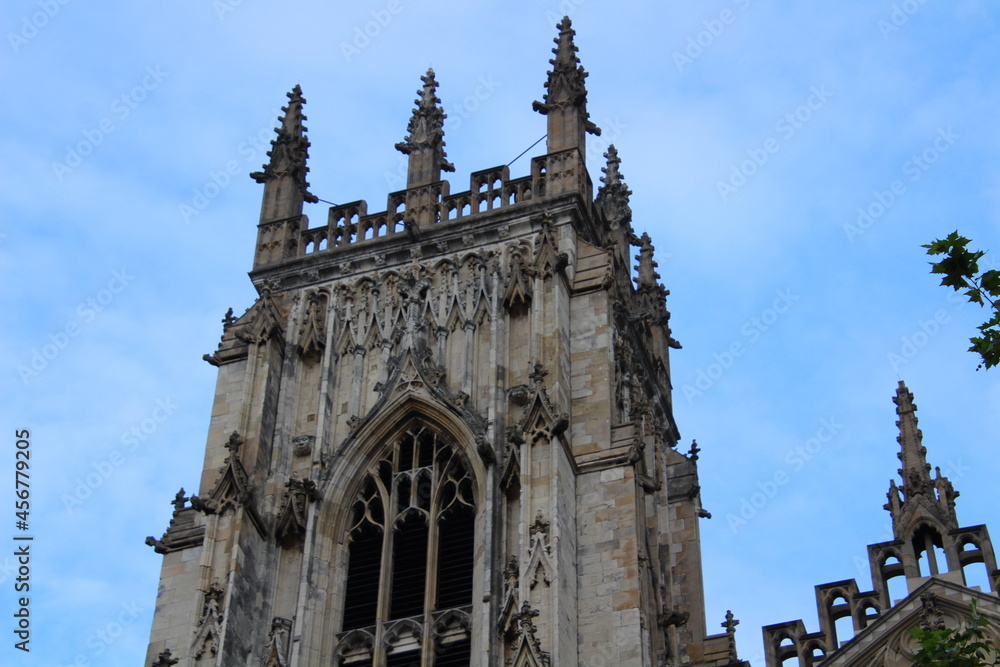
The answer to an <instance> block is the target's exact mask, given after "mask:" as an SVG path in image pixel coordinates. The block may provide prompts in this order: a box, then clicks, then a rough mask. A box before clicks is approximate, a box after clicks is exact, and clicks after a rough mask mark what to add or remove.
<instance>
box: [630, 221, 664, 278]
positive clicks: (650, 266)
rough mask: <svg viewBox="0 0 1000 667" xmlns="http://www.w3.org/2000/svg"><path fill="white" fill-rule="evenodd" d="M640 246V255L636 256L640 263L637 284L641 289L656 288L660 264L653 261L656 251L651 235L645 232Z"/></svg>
mask: <svg viewBox="0 0 1000 667" xmlns="http://www.w3.org/2000/svg"><path fill="white" fill-rule="evenodd" d="M639 244H640V245H639V254H638V255H636V256H635V258H636V260H638V262H639V266H638V267H637V273H638V275H637V277H636V283H637V284H638V287H639V289H643V288H656V286H657V284H658V283H657V281H658V280H659V279H660V274H659V273H657V272H656V267H657V266H658V264H657V263H656V262H654V261H653V251H654V250H655V248H654V247H653V240H652V239H651V238H649V234H647V233H646V232H643V233H642V236H640V237H639Z"/></svg>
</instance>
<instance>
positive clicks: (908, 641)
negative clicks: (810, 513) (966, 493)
mask: <svg viewBox="0 0 1000 667" xmlns="http://www.w3.org/2000/svg"><path fill="white" fill-rule="evenodd" d="M892 400H893V402H894V403H895V404H896V414H897V416H898V417H899V419H898V421H897V422H896V426H897V427H898V429H899V436H898V437H897V439H896V440H897V442H898V443H899V453H898V455H897V456H898V457H899V461H900V464H901V466H900V468H899V477H900V479H901V480H902V482H903V483H902V486H897V485H896V482H895V480H891V481H890V482H889V493H888V499H889V502H888V503H887V504H886V505H885V509H886V510H888V511H889V514H891V515H892V532H893V539H892V540H889V541H887V542H880V543H878V544H870V545H868V565H869V566H870V568H871V579H872V584H873V589H872V590H870V591H862V590H861V589H859V588H858V585H857V582H856V581H855V580H854V579H846V580H844V581H835V582H832V583H828V584H822V585H819V586H816V607H817V611H818V614H819V625H820V630H819V631H818V632H807V631H806V629H805V625H804V624H803V622H802V621H801V620H797V621H787V622H785V623H777V624H774V625H769V626H767V627H765V628H764V651H765V656H766V660H767V667H778V665H780V664H783V663H784V664H796V663H797V664H798V665H799V667H812V665H814V664H818V663H820V662H822V663H823V665H824V667H827V666H831V667H833V666H839V665H843V666H849V667H854V666H861V665H864V666H866V667H867V666H869V665H884V666H886V667H908V666H909V665H911V664H912V663H913V656H914V654H915V652H916V651H917V650H918V649H919V646H917V645H916V641H915V640H914V639H913V637H912V636H911V635H910V632H909V631H910V629H911V628H915V627H918V626H919V627H924V628H930V629H937V628H943V627H950V628H955V627H959V626H961V625H962V624H963V622H964V619H965V618H966V617H967V616H968V615H969V611H970V609H971V605H972V604H973V603H975V604H977V605H978V608H979V611H980V612H981V613H982V614H983V616H984V617H985V618H987V619H988V620H989V621H990V622H991V623H992V625H993V627H992V628H991V629H990V630H989V635H988V638H989V641H991V642H993V643H994V644H995V645H1000V632H998V631H997V629H996V628H997V624H998V622H1000V600H998V598H997V591H998V590H1000V570H998V569H997V561H996V556H995V555H994V553H993V544H992V542H991V541H990V535H989V532H988V531H987V530H986V526H982V525H980V526H970V527H960V526H959V523H958V517H957V516H956V514H955V498H957V497H958V492H957V491H955V489H954V487H952V484H951V482H950V481H949V480H948V478H947V477H945V476H943V475H942V474H941V469H940V468H938V469H937V470H936V472H935V476H934V477H933V478H932V477H931V475H930V471H931V466H930V465H929V464H928V463H927V448H926V447H924V445H923V434H922V433H921V432H920V429H919V428H917V415H916V411H917V406H916V405H915V404H914V403H913V394H912V393H911V392H910V390H909V389H908V388H907V387H906V385H905V384H904V383H903V382H900V383H899V387H898V388H897V390H896V396H895V397H894V398H893V399H892ZM977 567H978V568H981V569H983V570H985V572H983V574H984V575H985V582H986V583H985V586H986V587H987V588H986V590H982V589H981V587H978V586H977V587H975V588H973V587H970V582H969V581H968V580H967V574H968V573H969V571H970V570H971V569H972V568H977ZM894 580H895V581H900V582H901V583H902V582H905V586H901V587H899V588H895V589H894V590H890V585H891V583H893V582H894ZM838 622H840V625H839V627H838ZM786 661H787V662H786Z"/></svg>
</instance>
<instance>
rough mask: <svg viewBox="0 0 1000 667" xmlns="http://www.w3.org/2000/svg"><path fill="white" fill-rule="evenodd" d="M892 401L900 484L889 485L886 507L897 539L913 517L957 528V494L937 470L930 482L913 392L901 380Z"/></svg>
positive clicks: (913, 521)
mask: <svg viewBox="0 0 1000 667" xmlns="http://www.w3.org/2000/svg"><path fill="white" fill-rule="evenodd" d="M892 401H893V403H895V404H896V414H897V415H898V416H899V419H898V420H897V421H896V426H897V427H898V428H899V436H898V437H897V438H896V441H897V442H898V443H899V453H898V454H897V456H898V457H899V462H900V468H899V476H900V478H901V479H902V480H903V483H902V485H900V486H899V487H897V486H896V484H895V482H891V483H890V485H889V494H888V498H889V502H888V503H887V504H886V506H885V508H886V509H887V510H889V512H890V514H892V521H893V530H894V532H895V533H896V537H897V538H902V537H903V536H905V532H906V531H907V530H909V529H911V528H912V526H913V525H914V523H915V521H916V519H915V518H914V517H931V518H933V519H934V520H935V521H936V522H937V523H939V525H941V526H942V527H944V528H957V527H958V519H957V517H956V515H955V498H957V497H958V495H959V494H958V492H957V491H955V489H954V487H953V486H952V485H951V482H950V481H949V480H948V478H947V477H944V476H943V475H941V470H940V469H938V470H937V477H936V478H934V479H931V475H930V472H931V466H930V464H928V463H927V448H926V447H924V445H923V434H922V433H921V432H920V429H919V428H917V415H916V411H917V406H916V404H914V402H913V393H912V392H911V391H910V390H909V389H908V388H907V386H906V383H905V382H903V381H902V380H900V382H899V386H898V387H897V388H896V395H895V396H894V397H893V399H892Z"/></svg>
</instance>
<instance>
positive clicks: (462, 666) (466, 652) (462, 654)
mask: <svg viewBox="0 0 1000 667" xmlns="http://www.w3.org/2000/svg"><path fill="white" fill-rule="evenodd" d="M471 662H472V639H470V638H469V637H466V638H465V639H462V640H460V641H457V642H455V643H453V644H448V645H446V646H441V647H439V648H438V649H437V653H436V655H435V656H434V667H468V665H469V664H471Z"/></svg>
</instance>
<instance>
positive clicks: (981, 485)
mask: <svg viewBox="0 0 1000 667" xmlns="http://www.w3.org/2000/svg"><path fill="white" fill-rule="evenodd" d="M566 13H568V14H569V15H570V16H571V17H572V19H573V22H574V27H575V28H576V30H577V45H578V46H579V48H580V57H581V59H582V62H583V64H584V66H585V67H586V68H587V70H588V71H589V72H590V75H591V76H590V78H589V79H588V89H589V108H590V112H591V116H592V118H593V120H594V121H595V122H596V123H597V124H598V125H599V126H601V127H602V128H603V129H604V131H605V134H604V135H603V136H602V137H601V138H599V139H597V140H592V145H593V146H594V148H593V151H592V153H591V156H592V157H591V160H590V164H591V172H592V173H591V175H592V177H593V178H594V180H595V181H596V179H597V178H598V177H599V175H600V172H599V166H600V164H601V162H602V161H601V160H600V159H596V157H597V156H599V155H600V153H601V152H603V149H604V148H605V146H606V144H607V142H608V141H613V142H614V143H615V144H616V146H617V147H618V150H619V153H620V156H621V159H622V165H621V170H622V172H623V173H624V175H625V178H626V181H627V183H628V184H629V186H630V187H631V188H632V190H633V192H634V194H633V197H632V208H633V211H634V225H635V227H636V230H637V232H639V233H641V232H643V231H647V232H648V233H649V234H650V235H651V236H652V238H653V242H654V244H655V245H656V247H657V255H656V256H657V260H658V262H659V265H660V266H659V272H660V274H661V276H662V279H663V282H664V283H665V285H666V286H667V288H668V289H670V290H671V295H670V297H669V307H670V309H671V311H672V313H673V319H672V320H671V324H672V327H673V330H674V335H675V336H676V338H677V339H678V340H680V342H681V343H682V344H683V346H684V347H683V349H682V350H678V351H675V352H673V353H672V357H671V363H672V369H673V381H674V387H675V395H674V402H675V414H676V418H677V421H678V424H679V428H680V431H681V434H682V436H683V439H684V445H683V447H684V449H687V447H688V446H689V443H690V441H691V439H694V438H696V439H697V440H698V443H699V446H700V447H701V448H702V453H701V459H700V464H701V479H702V496H703V501H704V505H705V507H706V509H708V510H709V511H710V512H712V514H713V518H712V519H711V520H705V521H703V522H702V525H701V530H702V537H703V557H704V566H705V580H706V595H707V598H708V603H707V610H708V611H707V614H708V623H709V628H710V629H713V631H714V629H719V630H720V631H721V628H719V625H718V624H719V623H721V622H722V621H723V620H724V619H723V617H724V615H725V612H726V610H727V609H732V610H733V612H734V613H735V615H736V617H737V618H739V619H740V620H741V621H742V623H741V625H740V627H739V630H738V633H737V639H738V644H739V649H740V652H741V655H742V657H744V658H747V659H750V660H751V661H752V663H753V664H754V665H755V667H756V666H760V665H763V659H762V649H761V640H760V636H761V635H760V626H761V625H764V624H769V623H775V622H779V621H784V620H791V619H795V618H800V617H801V618H803V619H804V620H805V623H806V626H807V627H808V628H810V629H818V626H817V620H816V615H815V606H814V594H813V588H812V587H813V586H814V585H815V584H820V583H824V582H827V581H834V580H839V579H845V578H851V577H858V578H859V586H860V587H861V588H862V589H864V590H867V589H868V588H869V586H870V582H869V580H868V575H867V571H866V566H862V567H859V562H861V561H859V560H858V559H859V558H864V556H865V554H866V551H865V545H866V544H868V543H870V542H875V541H880V540H883V539H887V537H888V535H887V532H886V531H887V526H888V514H887V513H886V512H885V511H884V510H883V509H882V504H883V503H884V502H885V492H886V490H887V488H888V482H889V479H890V478H891V477H893V476H894V475H895V471H896V468H897V467H898V461H897V459H896V457H895V452H896V442H895V435H896V430H895V426H894V421H895V413H894V405H893V403H892V401H891V397H892V395H893V392H894V391H895V387H896V383H897V381H898V380H899V379H903V380H905V381H906V382H907V383H908V385H909V387H910V388H911V389H912V391H913V392H914V394H915V396H916V402H917V404H918V405H919V407H920V412H919V413H918V414H919V416H920V418H921V427H922V428H923V432H924V436H925V438H924V442H925V444H926V445H927V447H928V450H929V453H928V456H929V459H930V461H931V463H932V465H940V466H941V467H942V468H943V469H944V471H945V472H946V473H947V474H949V475H950V476H951V478H952V481H953V482H954V483H955V485H956V487H957V488H958V489H959V490H960V491H961V493H962V496H961V498H959V500H958V512H959V518H960V520H961V521H962V522H963V524H965V525H975V524H979V523H987V524H991V527H992V528H993V529H994V530H1000V524H998V523H997V522H996V518H997V516H996V512H995V511H994V510H993V508H995V507H996V503H995V499H994V498H992V497H991V496H990V495H989V494H990V492H991V490H992V489H991V485H992V484H994V483H995V478H996V470H997V466H996V462H997V454H996V449H997V436H996V434H997V433H998V432H1000V374H998V373H1000V371H997V370H994V371H990V372H986V371H978V372H977V371H976V365H977V364H976V359H975V358H974V357H973V356H972V355H971V354H970V353H968V352H966V348H967V347H968V337H969V336H970V335H972V333H973V332H974V328H975V326H976V324H978V323H979V322H981V321H982V320H983V319H985V313H984V312H983V311H981V310H979V309H978V307H975V306H971V305H963V304H962V302H961V301H960V300H956V299H955V298H954V297H950V296H949V293H948V292H946V291H945V290H944V288H941V287H939V286H938V285H937V283H938V281H937V280H936V279H935V278H934V277H933V276H931V275H930V274H929V272H928V265H927V258H926V257H925V255H924V254H923V249H922V248H921V247H920V245H921V244H923V243H927V242H929V241H931V240H932V239H934V238H937V237H940V236H944V235H946V234H948V233H949V232H951V231H952V230H954V229H959V230H961V231H962V232H963V233H964V234H966V235H967V236H970V237H972V238H974V239H975V243H976V245H977V246H979V247H982V248H983V249H991V248H992V249H993V251H994V252H993V253H992V254H991V255H989V257H991V258H992V260H991V262H992V264H993V265H994V266H997V265H1000V124H998V120H997V119H998V118H1000V77H998V75H997V67H996V63H997V62H1000V39H998V26H997V21H998V18H1000V11H998V10H997V8H996V6H995V5H994V4H992V3H988V2H979V1H975V0H956V1H954V2H942V1H940V0H925V1H920V0H903V1H895V2H892V1H889V0H876V1H874V2H872V1H867V2H862V1H855V0H844V1H842V2H838V3H794V4H793V3H787V2H786V3H778V2H775V1H771V2H768V1H765V0H711V1H708V0H706V1H700V2H656V3H654V2H646V3H642V2H618V3H613V4H612V3H607V2H598V1H597V0H563V2H561V3H560V2H555V1H553V2H532V3H529V2H504V3H500V2H477V3H465V2H423V3H416V2H412V1H407V0H398V2H389V1H388V0H385V1H376V2H355V3H319V2H285V3H281V5H280V6H279V5H278V4H275V3H263V2H259V1H258V2H252V1H250V0H243V1H240V0H217V1H216V2H210V1H207V0H206V1H205V2H178V3H168V4H166V5H163V6H161V5H150V4H149V3H125V2H120V3H113V2H108V3H101V4H100V6H99V7H94V6H92V4H91V5H88V4H86V3H82V2H69V1H60V0H37V1H34V2H9V3H5V5H4V6H3V8H2V10H0V17H2V25H3V35H4V43H3V45H2V46H0V48H3V49H4V50H5V53H4V57H3V58H2V60H0V77H2V81H3V86H4V90H5V91H7V94H6V95H5V99H6V100H7V102H6V103H5V104H4V105H3V107H2V109H0V121H2V127H3V128H4V133H5V136H4V149H5V150H4V152H5V156H6V160H5V161H4V162H5V165H6V167H5V172H4V179H3V180H4V183H5V187H3V188H2V190H0V198H2V199H0V202H2V211H3V216H2V220H0V234H2V236H0V257H2V263H3V264H2V265H3V267H4V273H5V280H4V281H3V286H2V288H0V289H2V294H3V299H4V302H5V303H6V304H8V305H7V310H6V312H7V322H6V325H5V326H4V327H3V329H2V334H0V335H2V339H0V340H2V345H0V368H3V369H4V372H5V373H6V380H5V381H4V383H3V387H4V392H5V393H4V397H5V398H4V403H5V406H6V410H5V412H4V414H5V422H6V423H7V424H8V426H7V432H8V434H9V435H8V437H9V438H10V440H9V443H8V444H7V445H5V446H4V448H3V451H5V452H7V454H5V455H4V456H3V457H2V463H0V472H2V475H0V477H2V478H3V479H6V480H11V479H12V478H13V471H12V469H13V450H14V440H13V436H12V435H11V434H12V433H13V431H14V430H15V429H20V428H28V429H30V430H31V434H32V437H31V441H32V459H31V471H30V472H31V480H32V485H33V494H34V495H33V496H32V499H33V505H32V513H31V524H32V525H31V532H32V533H33V534H34V535H35V542H34V543H33V547H32V548H33V549H34V551H33V561H32V577H33V579H32V582H31V585H32V591H31V592H32V601H31V611H32V623H33V632H34V634H33V641H32V644H31V647H32V652H31V653H30V654H29V655H23V654H21V653H20V652H17V651H15V650H14V649H13V648H12V646H11V644H12V641H10V639H9V637H10V634H9V631H8V630H5V632H6V633H7V634H6V635H5V636H7V637H8V640H5V642H4V643H3V645H2V646H0V656H2V657H0V662H3V663H4V664H33V665H46V666H48V665H70V664H91V665H135V664H138V663H139V661H141V659H142V656H143V655H144V651H145V646H146V641H147V639H148V632H149V624H150V622H151V618H152V611H153V604H154V600H155V595H156V586H157V581H158V574H159V567H160V557H159V556H157V555H156V554H154V553H153V551H152V549H150V548H149V547H147V546H145V545H144V544H143V539H144V538H145V536H146V535H156V536H159V535H160V534H161V533H162V532H163V530H164V529H165V528H166V525H167V522H168V520H169V516H170V510H171V506H170V504H169V501H170V500H171V499H172V498H173V496H174V494H175V493H176V491H177V489H178V488H180V487H181V486H183V487H185V488H186V489H187V490H188V492H189V493H190V492H191V491H192V490H193V488H194V486H195V485H196V482H197V480H198V478H199V474H200V471H201V465H202V454H203V447H204V438H205V434H206V432H207V424H208V416H209V410H210V405H211V397H212V393H213V389H214V382H215V371H214V369H213V368H212V367H211V366H209V365H208V364H206V363H205V362H203V361H202V360H201V355H202V354H204V353H206V352H211V351H212V350H214V348H215V345H216V343H217V341H218V337H219V335H220V333H221V325H220V320H221V318H222V315H223V313H224V312H225V311H226V309H227V308H229V307H230V306H231V307H233V308H234V309H235V310H236V311H237V312H242V309H244V308H246V307H247V306H249V305H250V304H251V303H252V300H253V297H254V294H255V293H254V290H253V288H252V286H251V284H250V282H249V280H248V279H247V277H246V272H247V271H248V270H249V269H250V265H251V260H252V249H253V244H254V240H255V225H256V222H257V216H258V210H259V203H260V195H261V190H260V186H259V185H257V184H256V183H254V182H253V181H252V180H251V179H250V178H249V177H248V176H247V174H248V173H249V172H251V171H254V170H256V169H258V168H259V167H260V165H261V164H262V163H263V162H264V161H265V159H266V156H265V154H264V153H265V151H266V150H267V146H266V143H267V141H269V140H270V137H271V129H272V128H273V127H274V126H275V124H276V116H277V114H278V108H279V106H280V105H281V104H283V103H284V101H285V99H286V98H285V93H286V92H287V91H288V90H290V89H291V88H292V86H294V85H295V84H296V83H298V84H301V86H302V88H303V91H304V95H305V97H306V98H307V100H308V104H307V107H306V113H307V115H308V117H309V121H308V123H307V125H308V128H309V136H310V138H311V141H312V149H311V161H310V166H311V173H310V180H311V182H312V185H313V187H312V190H313V192H314V193H316V194H317V195H318V196H319V197H322V198H323V199H327V200H330V201H335V202H343V201H350V200H356V199H367V200H368V202H369V206H370V208H371V210H379V209H381V208H382V207H383V206H384V201H385V199H384V197H385V194H386V193H387V192H389V191H392V190H397V189H400V188H401V187H402V186H401V179H400V176H399V174H400V172H399V169H400V165H401V164H402V161H403V159H404V158H403V156H402V155H401V154H399V153H398V152H397V151H395V150H394V149H393V146H394V144H395V143H396V142H398V141H400V140H401V139H402V138H403V136H405V133H406V122H407V120H408V118H409V114H410V110H411V108H412V105H413V99H414V97H415V91H416V90H417V88H418V87H419V86H420V79H419V77H420V75H421V74H423V73H424V71H425V70H426V69H427V67H428V66H433V67H434V69H435V71H436V72H437V78H438V81H439V82H440V84H441V88H440V90H439V96H440V97H441V99H442V101H443V105H444V108H445V111H446V112H447V113H448V114H449V119H448V120H447V121H446V124H445V130H446V133H447V134H446V139H447V150H448V156H449V159H450V160H451V161H452V162H453V163H454V164H455V166H456V169H457V171H456V173H455V174H452V175H451V178H450V180H451V182H452V188H453V190H461V189H464V188H465V187H466V185H465V184H466V183H467V181H466V179H467V178H468V174H469V173H470V172H472V171H475V170H479V169H485V168H487V167H491V166H494V165H498V164H504V163H507V162H510V161H511V160H512V159H513V158H514V157H515V156H517V155H518V154H519V153H521V152H522V151H523V150H524V149H526V148H527V147H528V146H530V145H531V144H532V143H533V142H534V141H536V140H537V139H538V138H539V137H541V136H542V135H543V134H544V132H545V120H544V118H542V117H541V116H539V115H538V114H536V113H534V112H532V110H531V102H532V101H533V100H536V99H540V98H541V96H542V94H543V93H544V90H543V88H542V84H543V82H544V80H545V73H546V71H547V69H548V58H549V57H550V56H551V54H550V51H549V49H550V48H551V46H552V42H551V40H552V38H553V37H554V35H555V28H554V25H555V23H556V21H557V20H558V18H559V17H561V16H562V15H563V14H566ZM366 30H367V32H368V34H366V32H365V31H366ZM541 151H542V148H541V145H540V146H538V147H536V148H535V149H533V150H532V151H531V152H530V153H529V155H528V156H526V157H524V158H521V159H520V160H519V161H517V162H515V163H514V164H513V165H512V166H511V173H512V175H514V176H520V175H524V174H526V173H527V171H528V165H529V162H528V157H529V156H531V155H537V154H540V153H541ZM321 206H322V205H317V206H314V207H312V209H310V210H309V211H308V212H309V213H310V214H311V215H312V216H314V218H315V217H317V216H322V215H324V214H325V213H324V209H323V208H321ZM36 354H37V355H40V356H36ZM33 362H34V365H32V364H33ZM811 439H813V440H811ZM802 448H804V449H802ZM803 451H804V452H805V454H806V455H808V459H807V458H806V456H805V455H803V453H802V452H803ZM3 471H6V472H3ZM776 473H779V477H780V478H781V479H783V480H785V482H784V483H783V484H780V485H777V484H775V485H772V484H770V483H769V482H771V481H773V480H774V479H775V474H776ZM765 492H773V493H765ZM755 493H765V495H767V497H766V499H764V502H761V501H762V497H761V496H757V497H756V498H755V497H754V494H755ZM0 495H2V497H3V498H4V501H3V506H5V507H8V517H9V521H10V524H9V527H8V528H7V529H4V530H0V540H3V541H4V542H7V543H8V544H13V542H12V539H11V538H12V537H13V534H14V532H15V529H14V528H13V521H14V518H13V517H12V516H11V515H12V514H13V509H12V503H13V489H12V483H11V482H9V481H8V482H7V485H6V487H5V488H3V489H0ZM753 500H756V501H757V505H758V506H759V507H754V508H753V509H754V512H755V513H753V515H752V516H750V515H751V512H750V511H748V510H746V509H745V505H744V501H746V502H747V503H749V502H752V501H753ZM741 509H742V510H743V512H744V515H743V516H741V514H740V513H741ZM744 519H745V524H744V523H740V520H744ZM10 551H11V549H8V548H7V547H4V548H2V549H0V553H3V554H7V553H8V552H10ZM12 565H13V561H12V559H11V558H10V557H9V556H0V579H2V580H3V581H2V583H0V615H2V617H4V618H8V619H9V618H10V615H9V614H10V613H13V611H14V609H13V608H14V604H15V595H14V592H13V589H12V586H13V577H14V576H15V575H14V574H13V571H12V570H11V566H12ZM8 610H9V611H8ZM9 622H10V621H8V623H9ZM88 661H89V662H88Z"/></svg>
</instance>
